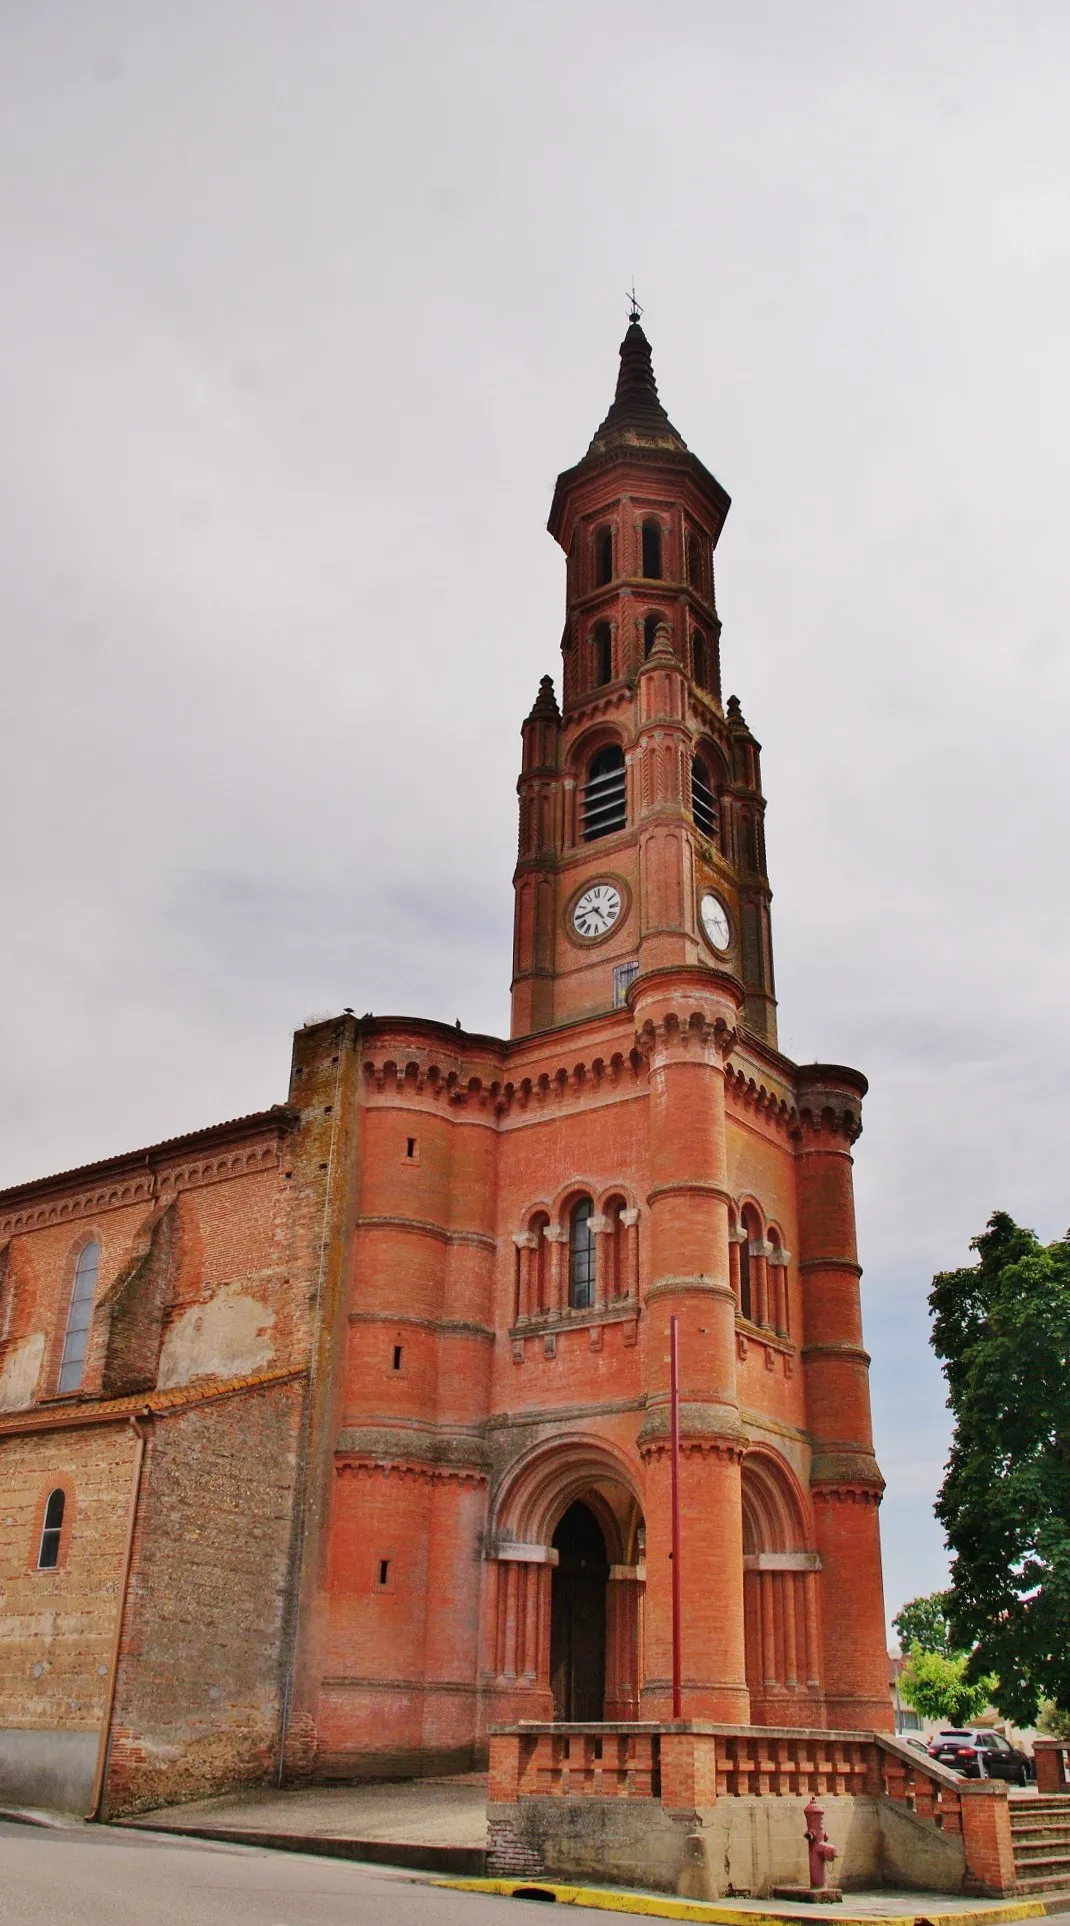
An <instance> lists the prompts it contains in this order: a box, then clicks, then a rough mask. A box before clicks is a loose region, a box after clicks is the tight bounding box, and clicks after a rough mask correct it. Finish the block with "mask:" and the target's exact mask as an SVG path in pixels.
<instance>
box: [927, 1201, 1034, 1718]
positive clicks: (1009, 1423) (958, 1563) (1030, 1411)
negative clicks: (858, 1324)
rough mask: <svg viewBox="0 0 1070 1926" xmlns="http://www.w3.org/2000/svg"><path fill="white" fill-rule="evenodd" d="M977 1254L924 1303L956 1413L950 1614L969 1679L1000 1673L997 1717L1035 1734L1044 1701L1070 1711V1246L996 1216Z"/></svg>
mask: <svg viewBox="0 0 1070 1926" xmlns="http://www.w3.org/2000/svg"><path fill="white" fill-rule="evenodd" d="M971 1248H972V1249H973V1250H975V1251H976V1252H977V1253H978V1262H977V1263H976V1264H974V1265H970V1266H968V1267H966V1268H964V1269H962V1270H958V1271H945V1272H943V1273H942V1274H941V1275H940V1276H938V1277H935V1278H934V1279H933V1288H932V1293H931V1295H930V1298H929V1304H930V1308H931V1310H932V1313H933V1340H932V1341H933V1347H934V1349H935V1351H936V1353H937V1356H938V1357H940V1358H941V1359H942V1360H943V1365H944V1376H945V1377H946V1379H947V1385H948V1404H949V1406H950V1408H951V1410H952V1411H953V1412H954V1414H955V1432H954V1438H953V1442H952V1447H951V1455H950V1458H949V1460H948V1468H947V1473H946V1476H945V1478H944V1482H943V1486H942V1488H941V1491H940V1496H939V1498H938V1500H937V1503H936V1515H937V1517H938V1518H939V1519H940V1521H941V1523H942V1524H943V1526H944V1529H945V1531H946V1533H947V1538H948V1543H949V1545H950V1547H951V1549H952V1551H953V1553H954V1561H953V1564H952V1567H951V1588H950V1591H949V1592H948V1594H947V1610H948V1618H949V1623H950V1635H951V1639H952V1642H953V1644H954V1645H955V1646H956V1647H961V1648H963V1649H969V1653H970V1655H969V1659H968V1661H967V1668H966V1669H967V1675H968V1677H969V1678H970V1679H972V1680H975V1681H978V1682H979V1681H980V1679H981V1678H982V1676H983V1675H984V1674H985V1673H992V1674H995V1676H996V1677H997V1678H998V1680H999V1684H998V1686H997V1687H996V1688H994V1691H995V1703H996V1704H997V1705H998V1707H999V1709H1000V1711H1001V1712H1002V1713H1004V1714H1005V1715H1006V1716H1007V1717H1009V1718H1012V1719H1015V1720H1016V1721H1017V1722H1018V1724H1020V1725H1028V1724H1030V1723H1031V1722H1032V1720H1033V1719H1034V1718H1035V1717H1036V1713H1037V1706H1038V1700H1039V1699H1040V1697H1041V1696H1044V1697H1046V1698H1050V1699H1052V1700H1054V1702H1055V1703H1056V1704H1057V1705H1070V1638H1068V1637H1067V1627H1068V1626H1070V1243H1068V1242H1062V1243H1055V1244H1049V1245H1043V1244H1041V1243H1040V1242H1039V1241H1038V1239H1037V1238H1036V1236H1035V1235H1034V1233H1033V1232H1032V1231H1029V1230H1022V1229H1021V1228H1020V1227H1019V1226H1018V1225H1017V1224H1015V1223H1014V1221H1013V1219H1012V1218H1010V1217H1008V1216H1007V1215H1006V1214H1005V1213H1004V1212H1002V1211H999V1212H997V1213H996V1214H995V1215H994V1216H993V1217H991V1218H990V1219H989V1222H988V1228H987V1229H986V1231H985V1232H984V1234H983V1236H981V1237H978V1238H975V1239H974V1241H973V1244H972V1246H971ZM900 1689H902V1688H900Z"/></svg>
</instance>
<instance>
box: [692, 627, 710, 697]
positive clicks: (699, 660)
mask: <svg viewBox="0 0 1070 1926" xmlns="http://www.w3.org/2000/svg"><path fill="white" fill-rule="evenodd" d="M707 673H708V671H707V667H706V637H705V636H704V635H703V633H702V630H701V629H692V631H691V674H692V677H693V679H694V680H695V681H696V682H697V683H698V686H699V688H700V689H704V688H705V687H706V676H707Z"/></svg>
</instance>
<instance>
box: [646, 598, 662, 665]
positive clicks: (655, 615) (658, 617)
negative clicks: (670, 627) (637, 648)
mask: <svg viewBox="0 0 1070 1926" xmlns="http://www.w3.org/2000/svg"><path fill="white" fill-rule="evenodd" d="M664 620H665V617H664V616H663V615H662V613H661V610H660V609H651V611H650V613H649V615H644V617H643V654H644V656H648V655H649V654H650V652H651V650H652V649H653V647H654V644H655V642H656V641H657V639H658V624H659V622H664Z"/></svg>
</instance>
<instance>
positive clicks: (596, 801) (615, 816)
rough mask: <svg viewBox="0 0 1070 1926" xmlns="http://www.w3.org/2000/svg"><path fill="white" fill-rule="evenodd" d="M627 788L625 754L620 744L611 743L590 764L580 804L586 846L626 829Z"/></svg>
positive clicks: (593, 757) (592, 758)
mask: <svg viewBox="0 0 1070 1926" xmlns="http://www.w3.org/2000/svg"><path fill="white" fill-rule="evenodd" d="M624 786H625V768H624V751H623V749H621V748H620V747H619V745H618V744H617V743H615V742H614V743H610V744H609V745H608V746H607V747H606V748H605V749H600V750H599V751H598V754H597V755H596V756H592V757H591V760H590V762H589V763H588V765H587V781H586V782H585V783H584V785H583V794H582V802H581V808H582V815H583V840H584V842H585V843H593V842H594V841H595V839H596V838H597V837H599V836H610V835H612V833H613V831H614V830H615V829H623V828H624V827H625V825H626V823H627V820H628V811H627V802H626V799H625V793H624Z"/></svg>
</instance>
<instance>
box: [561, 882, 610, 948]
mask: <svg viewBox="0 0 1070 1926" xmlns="http://www.w3.org/2000/svg"><path fill="white" fill-rule="evenodd" d="M620 911H621V901H620V891H619V889H617V887H616V885H615V884H614V883H592V884H591V887H590V889H585V890H584V892H583V895H582V896H581V897H580V899H579V902H578V903H577V904H576V907H575V909H574V910H573V912H572V927H573V929H574V930H575V932H576V935H577V936H587V937H593V936H605V935H606V933H607V931H609V930H611V929H612V928H613V925H614V923H615V922H616V920H617V918H618V916H619V915H620Z"/></svg>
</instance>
